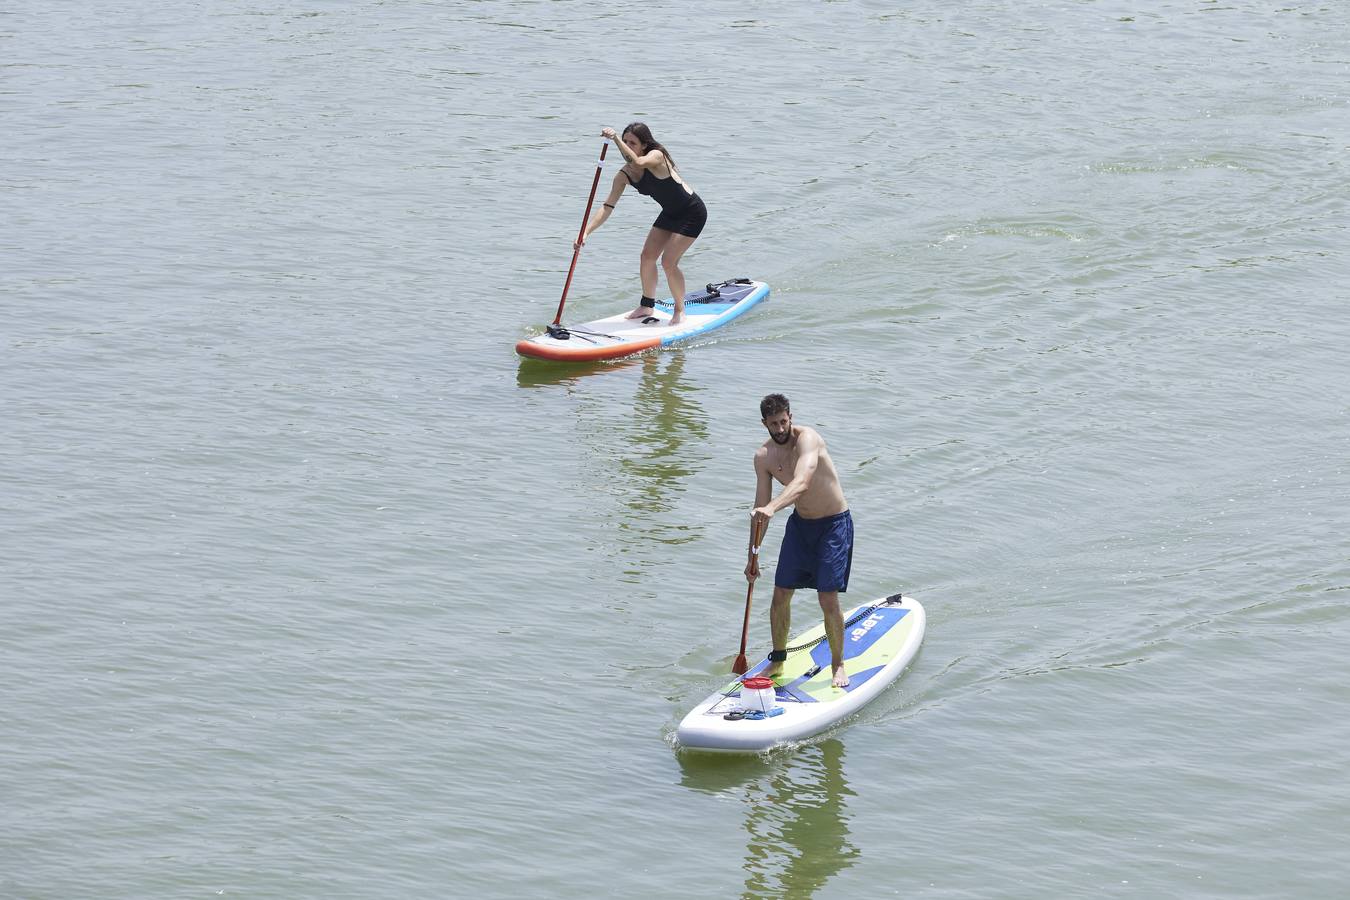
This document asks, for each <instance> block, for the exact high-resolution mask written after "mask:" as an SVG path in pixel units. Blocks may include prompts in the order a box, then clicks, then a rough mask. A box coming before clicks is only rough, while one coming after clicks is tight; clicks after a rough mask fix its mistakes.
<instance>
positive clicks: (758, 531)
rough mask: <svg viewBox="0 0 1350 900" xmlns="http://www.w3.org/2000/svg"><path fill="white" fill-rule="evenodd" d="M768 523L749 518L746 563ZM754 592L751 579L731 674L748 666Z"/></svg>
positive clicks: (744, 669)
mask: <svg viewBox="0 0 1350 900" xmlns="http://www.w3.org/2000/svg"><path fill="white" fill-rule="evenodd" d="M768 525H769V523H768V522H767V521H766V522H764V527H760V523H758V522H756V521H755V520H754V518H753V517H752V518H751V519H750V559H749V560H746V564H747V565H748V564H749V562H750V561H751V560H753V559H754V558H755V557H756V556H758V555H759V543H760V541H762V540H764V531H765V529H766V528H767V527H768ZM754 594H755V583H754V582H753V581H752V582H750V583H749V584H748V585H746V587H745V621H744V622H742V623H741V652H740V653H738V654H736V661H735V662H733V663H732V664H731V673H732V674H733V675H744V674H745V673H746V672H747V671H748V670H749V668H750V663H748V662H746V660H745V641H746V638H748V637H749V635H750V598H751V597H753V596H754Z"/></svg>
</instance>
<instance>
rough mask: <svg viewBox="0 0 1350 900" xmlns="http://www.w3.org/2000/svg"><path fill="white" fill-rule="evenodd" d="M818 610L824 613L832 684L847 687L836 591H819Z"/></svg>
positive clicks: (840, 615)
mask: <svg viewBox="0 0 1350 900" xmlns="http://www.w3.org/2000/svg"><path fill="white" fill-rule="evenodd" d="M818 596H819V597H820V611H821V612H822V613H824V614H825V636H826V637H827V638H829V641H830V671H831V672H832V673H833V675H834V679H833V681H834V686H835V687H837V688H844V687H848V673H847V672H845V671H844V614H843V613H842V612H841V611H840V610H839V592H838V591H820V592H819V594H818Z"/></svg>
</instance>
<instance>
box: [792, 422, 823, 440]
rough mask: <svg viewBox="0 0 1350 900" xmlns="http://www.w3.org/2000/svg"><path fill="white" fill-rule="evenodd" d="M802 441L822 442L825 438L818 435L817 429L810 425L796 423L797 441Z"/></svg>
mask: <svg viewBox="0 0 1350 900" xmlns="http://www.w3.org/2000/svg"><path fill="white" fill-rule="evenodd" d="M802 442H806V443H807V444H824V443H825V439H824V438H823V437H821V436H820V432H819V431H816V430H815V429H814V428H812V427H811V426H810V425H798V426H797V443H799V444H800V443H802Z"/></svg>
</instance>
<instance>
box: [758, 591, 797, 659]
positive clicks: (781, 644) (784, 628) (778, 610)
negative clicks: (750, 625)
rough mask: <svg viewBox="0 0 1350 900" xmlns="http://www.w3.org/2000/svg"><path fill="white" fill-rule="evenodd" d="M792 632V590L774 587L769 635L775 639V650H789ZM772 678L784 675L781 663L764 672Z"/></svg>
mask: <svg viewBox="0 0 1350 900" xmlns="http://www.w3.org/2000/svg"><path fill="white" fill-rule="evenodd" d="M791 630H792V589H791V588H783V587H779V586H778V585H774V586H773V606H771V607H769V634H770V636H772V637H773V649H775V650H783V649H786V648H787V642H788V632H789V631H791ZM764 674H765V675H767V676H769V677H770V678H776V677H777V676H779V675H781V674H783V664H782V663H781V662H771V663H769V667H768V668H767V669H765V670H764Z"/></svg>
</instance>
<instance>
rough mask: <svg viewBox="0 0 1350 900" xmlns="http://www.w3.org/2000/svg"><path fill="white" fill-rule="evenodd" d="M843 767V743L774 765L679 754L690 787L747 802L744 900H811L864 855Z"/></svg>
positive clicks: (807, 749)
mask: <svg viewBox="0 0 1350 900" xmlns="http://www.w3.org/2000/svg"><path fill="white" fill-rule="evenodd" d="M843 762H844V745H843V743H842V742H840V741H838V740H833V739H827V740H824V741H821V742H820V743H817V744H811V745H808V746H801V747H797V748H795V749H794V750H793V752H792V753H791V755H790V756H787V757H785V758H776V757H773V758H770V759H768V760H765V759H763V758H761V757H749V758H722V757H710V756H707V755H701V754H694V753H689V754H681V755H680V765H681V768H682V770H683V776H684V777H683V779H682V783H683V784H684V785H685V786H686V787H690V788H693V789H695V790H699V791H704V792H706V793H710V794H717V795H723V796H725V795H735V796H739V797H740V798H741V800H742V801H744V803H745V830H746V843H745V847H744V848H743V852H742V856H743V859H744V863H743V867H744V869H745V890H744V891H743V893H742V896H743V897H794V898H808V897H811V896H813V895H814V894H815V892H816V891H818V890H819V889H820V888H821V887H823V886H824V885H825V883H826V882H827V881H829V879H830V878H831V876H833V875H836V874H837V873H839V872H842V871H843V870H844V869H846V868H848V867H849V866H851V865H852V864H853V861H854V860H855V859H857V858H858V855H859V853H860V852H861V851H860V850H859V849H858V848H857V847H855V846H853V844H852V843H850V842H849V831H848V824H847V822H848V818H847V816H846V814H845V803H846V800H847V798H848V797H852V796H853V793H854V792H853V790H852V789H851V788H850V787H849V786H848V783H847V782H846V781H845V779H844V766H843Z"/></svg>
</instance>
